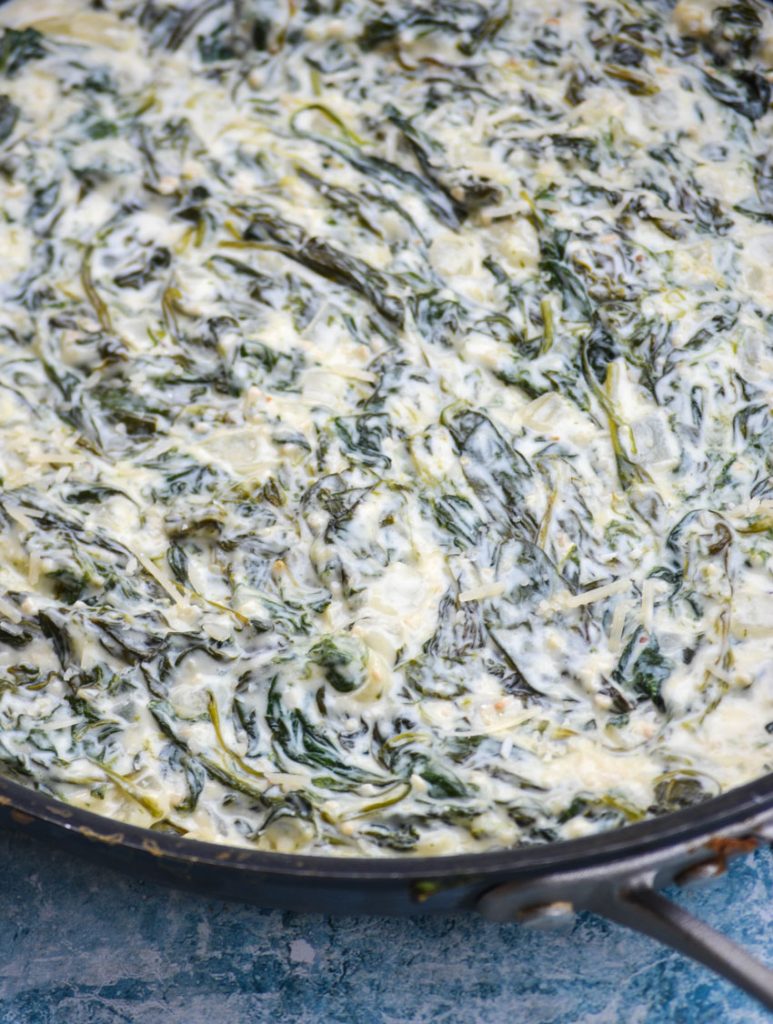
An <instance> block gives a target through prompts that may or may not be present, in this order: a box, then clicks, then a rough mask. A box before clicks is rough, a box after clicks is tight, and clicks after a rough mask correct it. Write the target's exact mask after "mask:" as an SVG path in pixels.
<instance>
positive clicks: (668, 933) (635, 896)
mask: <svg viewBox="0 0 773 1024" xmlns="http://www.w3.org/2000/svg"><path fill="white" fill-rule="evenodd" d="M765 844H771V845H773V818H771V816H770V815H769V813H766V815H765V816H764V818H763V820H761V821H758V822H757V823H756V825H755V827H753V828H752V829H750V830H749V831H746V829H744V830H743V831H742V832H741V834H740V835H736V836H732V835H730V836H728V835H725V836H712V837H710V838H709V839H708V841H707V842H706V843H705V844H704V846H703V847H701V846H699V845H697V844H692V845H691V846H690V847H689V848H679V847H675V848H674V849H672V850H667V851H665V852H663V851H660V852H658V851H656V852H654V853H652V854H647V855H643V856H637V855H632V856H630V857H628V858H626V859H624V860H621V861H618V862H617V863H613V864H610V863H607V862H605V863H602V864H600V865H595V866H593V867H589V868H580V869H578V870H575V871H574V872H566V873H556V874H553V875H545V876H542V877H540V878H537V879H533V880H532V881H530V882H509V883H508V882H505V883H504V884H500V885H498V886H495V887H494V888H493V889H489V890H487V891H486V892H484V893H483V894H482V895H481V896H480V897H479V898H478V901H477V904H476V907H477V910H478V911H479V912H480V913H481V914H482V915H483V916H484V917H487V918H488V919H489V920H492V921H519V922H521V923H522V924H532V925H537V926H551V925H553V924H560V923H561V922H564V921H570V920H571V919H572V918H573V917H574V914H575V913H576V912H577V911H580V910H589V911H591V913H594V914H598V915H599V916H600V917H606V918H607V919H608V920H610V921H614V922H615V923H616V924H621V925H624V926H625V927H627V928H631V929H633V930H634V931H638V932H641V933H642V934H644V935H648V936H650V938H653V939H655V940H656V941H657V942H662V943H663V944H664V945H666V946H670V947H671V948H672V949H675V950H677V952H679V953H682V954H684V955H685V956H688V957H691V958H692V959H693V960H697V961H698V962H699V963H702V964H704V965H705V966H706V967H708V968H709V969H710V970H712V971H715V972H716V973H717V974H719V975H721V976H722V977H724V978H727V980H728V981H730V982H732V983H733V984H734V985H737V986H738V987H739V988H740V989H742V990H743V991H744V992H747V993H748V994H749V995H750V996H753V997H754V998H755V999H758V1000H759V1001H760V1002H761V1003H762V1005H763V1006H765V1007H766V1008H767V1009H768V1010H771V1011H773V970H771V969H770V968H768V967H766V966H765V965H763V964H761V963H760V962H759V961H758V960H757V959H756V958H755V957H753V956H752V955H751V953H748V952H746V950H745V949H743V947H741V946H739V945H738V944H737V943H735V942H733V941H732V939H728V938H727V937H726V936H725V935H722V934H721V932H718V931H716V930H715V929H714V928H712V927H711V926H710V925H708V924H705V923H704V922H703V921H701V920H699V919H698V918H696V917H693V915H692V914H690V913H689V912H688V911H687V910H684V909H683V908H682V907H680V906H678V905H677V904H676V903H672V902H671V901H670V900H668V899H666V897H665V896H663V895H662V894H661V893H660V892H659V891H658V890H660V889H661V888H663V887H664V886H668V885H672V884H674V883H675V884H677V885H685V884H689V883H690V882H695V881H701V880H709V879H711V878H715V877H718V876H720V875H722V874H723V873H724V870H725V864H726V860H727V859H729V858H731V857H735V856H738V855H740V854H745V853H750V852H751V851H752V850H753V849H755V848H756V847H758V846H760V845H765ZM707 849H708V850H710V851H711V854H712V856H711V858H710V859H706V857H705V853H706V852H707ZM688 857H689V859H688Z"/></svg>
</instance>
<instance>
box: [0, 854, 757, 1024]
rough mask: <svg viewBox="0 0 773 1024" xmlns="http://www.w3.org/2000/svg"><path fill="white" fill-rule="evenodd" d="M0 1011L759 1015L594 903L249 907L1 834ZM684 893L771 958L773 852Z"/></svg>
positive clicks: (213, 1021) (49, 1021) (6, 1014)
mask: <svg viewBox="0 0 773 1024" xmlns="http://www.w3.org/2000/svg"><path fill="white" fill-rule="evenodd" d="M0 873H1V875H2V886H1V887H0V922H2V926H1V927H0V1024H113V1022H130V1024H259V1022H263V1021H271V1024H289V1022H293V1024H328V1022H336V1024H337V1022H341V1024H344V1022H346V1024H348V1022H352V1024H409V1022H410V1024H430V1022H432V1024H457V1022H459V1024H462V1022H464V1024H475V1022H478V1021H480V1022H485V1024H498V1022H500V1021H502V1022H505V1021H507V1022H508V1024H518V1022H528V1024H559V1022H561V1024H565V1022H570V1021H571V1022H580V1021H582V1022H585V1021H587V1022H589V1024H590V1022H593V1024H616V1022H618V1021H619V1022H625V1024H664V1022H670V1021H675V1022H680V1024H690V1022H693V1021H694V1022H700V1024H713V1022H715V1021H716V1022H722V1024H733V1022H737V1024H762V1022H763V1021H767V1020H768V1019H769V1017H768V1016H767V1015H766V1014H765V1012H764V1011H763V1010H762V1009H760V1008H758V1006H757V1005H756V1004H755V1003H753V1002H752V1000H750V999H748V998H747V997H746V996H744V995H742V994H741V993H739V992H737V991H735V990H734V989H732V988H731V987H730V986H729V985H727V984H725V983H724V982H721V981H718V980H716V979H715V978H714V977H713V976H712V975H711V974H709V973H708V972H707V971H705V970H704V969H703V968H701V967H698V966H696V965H694V964H691V963H689V962H687V961H686V960H684V959H683V958H681V957H679V956H677V955H676V954H674V953H671V952H669V951H667V950H665V949H662V948H660V947H658V946H657V945H656V944H655V943H653V942H651V941H650V940H648V939H645V938H642V937H640V936H638V935H634V934H632V933H629V932H627V931H625V930H624V929H622V928H618V927H617V926H614V925H610V924H608V923H606V922H604V921H600V920H598V919H595V918H591V917H585V916H583V917H580V918H578V920H577V921H576V923H575V925H574V927H573V928H572V930H571V931H568V932H559V933H555V932H552V933H551V932H547V933H545V932H535V931H531V930H529V929H526V928H519V927H517V926H515V925H493V924H489V923H487V922H485V921H482V920H479V919H477V918H475V917H471V916H470V917H453V918H447V919H415V920H387V919H383V918H374V919H368V918H327V917H321V916H318V915H300V914H286V913H280V912H277V911H261V910H256V909H255V908H253V907H247V906H241V905H238V904H233V903H222V902H220V901H216V900H211V899H207V898H206V897H200V896H194V895H190V894H187V893H179V892H173V891H170V890H167V889H164V888H162V887H161V886H157V885H153V884H150V883H145V882H141V881H135V880H131V879H128V878H125V877H123V876H121V875H119V874H117V873H115V872H113V871H112V870H109V869H107V868H98V867H94V866H93V865H90V864H87V863H85V862H82V861H80V860H77V859H75V858H73V857H71V856H69V855H66V854H63V853H60V852H58V851H57V850H54V849H50V848H48V847H46V846H42V845H39V844H38V843H36V842H34V841H33V840H31V839H29V838H27V837H21V836H15V835H4V834H0ZM678 898H679V899H680V900H681V901H682V902H683V903H684V905H685V906H687V907H689V909H691V910H692V911H694V912H695V913H697V914H700V915H701V916H703V917H704V918H705V919H706V920H707V921H709V922H710V923H711V924H713V925H714V926H716V927H720V928H722V929H723V930H724V931H726V932H727V933H728V934H730V935H732V936H733V937H734V938H736V939H738V940H740V941H742V942H744V943H745V944H746V945H747V946H748V947H749V948H750V949H753V950H755V951H756V953H757V954H758V955H759V956H760V957H762V958H763V959H767V960H768V961H771V960H773V857H771V854H770V851H768V850H765V851H761V852H759V853H758V854H756V855H755V856H754V857H751V858H748V859H745V860H742V861H737V862H735V864H734V865H733V866H732V868H731V870H730V871H729V873H728V875H727V876H725V877H724V878H723V879H721V880H720V881H718V882H716V883H714V884H713V885H711V886H709V887H706V888H702V889H695V890H692V891H687V892H685V893H683V894H680V895H679V897H678Z"/></svg>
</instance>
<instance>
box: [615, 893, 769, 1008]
mask: <svg viewBox="0 0 773 1024" xmlns="http://www.w3.org/2000/svg"><path fill="white" fill-rule="evenodd" d="M597 912H598V913H601V914H603V916H604V917H607V918H609V919H610V920H611V921H615V922H616V923H617V924H622V925H625V926H626V927H628V928H633V929H634V930H635V931H637V932H643V933H644V934H645V935H649V936H650V938H653V939H656V940H657V941H658V942H662V943H663V944H664V945H666V946H671V948H672V949H675V950H677V951H678V952H679V953H682V954H684V955H685V956H688V957H691V958H692V959H693V960H698V961H699V962H700V963H702V964H704V965H705V966H706V967H708V968H709V969H710V970H712V971H716V973H717V974H721V975H722V976H723V977H724V978H727V980H728V981H731V982H732V983H733V984H734V985H737V986H738V987H739V988H741V989H743V990H744V992H747V993H748V994H749V995H750V996H753V997H754V998H755V999H758V1000H759V1001H760V1002H761V1003H762V1005H763V1006H765V1007H767V1009H769V1010H773V970H770V968H768V967H765V966H764V964H761V963H760V962H759V960H757V959H755V957H753V956H752V955H751V954H750V953H747V952H746V950H745V949H743V947H742V946H739V945H738V944H737V943H735V942H733V941H732V939H728V938H727V936H725V935H722V933H721V932H718V931H716V930H715V929H714V928H712V927H711V926H710V925H707V924H706V923H705V922H703V921H701V920H700V919H699V918H697V917H693V915H692V914H690V913H689V912H688V911H686V910H684V909H683V908H682V907H680V906H679V905H678V904H676V903H672V902H671V901H670V900H668V899H666V897H665V896H662V895H661V894H660V893H659V892H656V891H655V890H653V889H648V888H632V889H628V890H624V891H622V892H618V893H617V894H616V895H615V898H614V899H612V900H605V901H604V904H603V906H602V907H599V909H598V911H597Z"/></svg>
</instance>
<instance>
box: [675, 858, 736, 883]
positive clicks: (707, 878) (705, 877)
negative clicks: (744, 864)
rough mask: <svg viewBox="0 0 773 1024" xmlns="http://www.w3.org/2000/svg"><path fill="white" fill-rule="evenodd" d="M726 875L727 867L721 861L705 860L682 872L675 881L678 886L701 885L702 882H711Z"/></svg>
mask: <svg viewBox="0 0 773 1024" xmlns="http://www.w3.org/2000/svg"><path fill="white" fill-rule="evenodd" d="M724 873H725V865H724V863H723V862H722V861H721V860H704V861H701V862H700V864H693V865H692V867H689V868H685V869H684V871H680V872H679V874H678V875H677V876H676V878H675V879H674V881H675V882H676V884H677V885H700V884H701V883H702V882H711V881H712V880H713V879H715V878H718V877H719V875H723V874H724Z"/></svg>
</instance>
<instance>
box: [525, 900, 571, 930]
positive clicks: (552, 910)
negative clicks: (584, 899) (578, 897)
mask: <svg viewBox="0 0 773 1024" xmlns="http://www.w3.org/2000/svg"><path fill="white" fill-rule="evenodd" d="M517 920H518V921H519V923H520V924H528V925H530V926H532V927H534V928H561V927H563V926H565V925H567V924H571V922H572V921H573V920H574V904H573V903H570V902H569V901H568V900H555V901H554V902H553V903H538V904H537V905H536V906H533V907H524V908H523V909H522V910H519V911H518V916H517Z"/></svg>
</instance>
